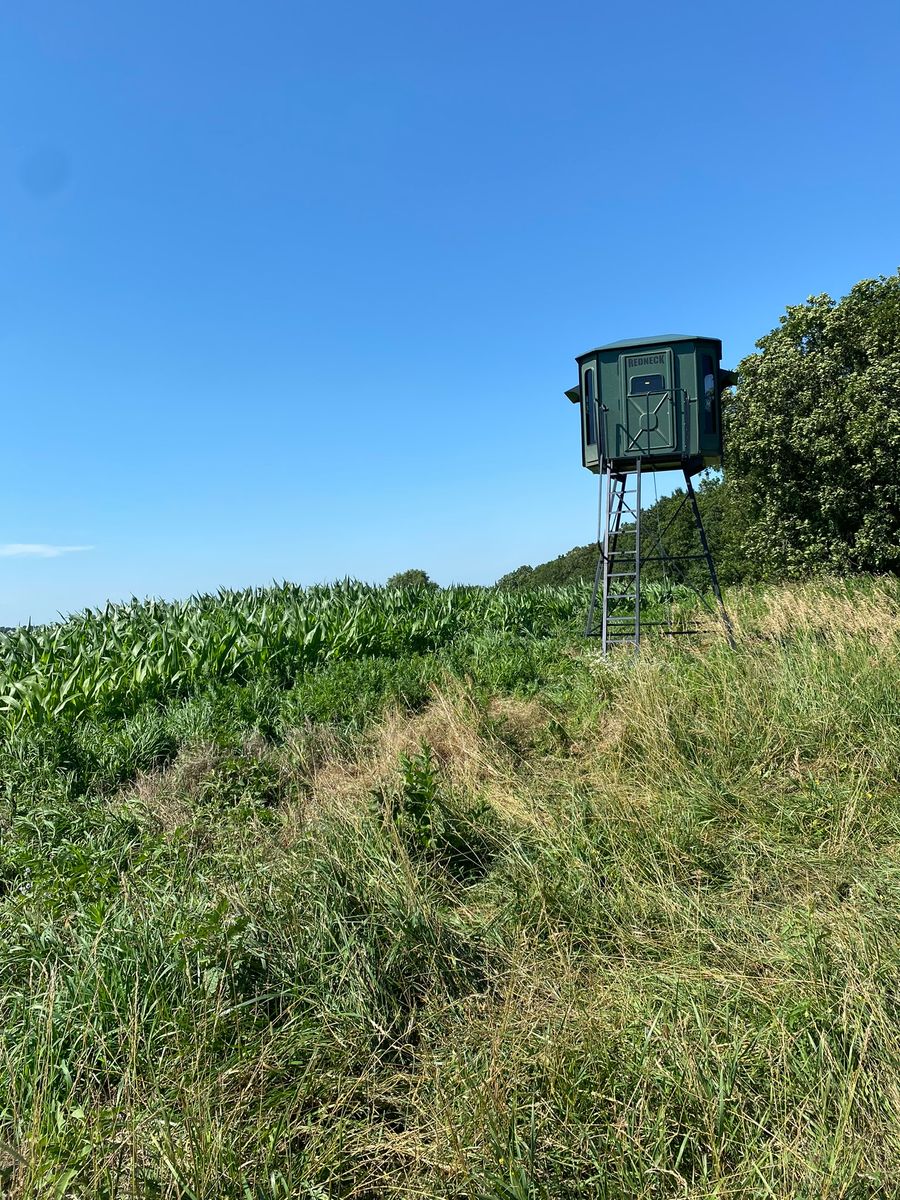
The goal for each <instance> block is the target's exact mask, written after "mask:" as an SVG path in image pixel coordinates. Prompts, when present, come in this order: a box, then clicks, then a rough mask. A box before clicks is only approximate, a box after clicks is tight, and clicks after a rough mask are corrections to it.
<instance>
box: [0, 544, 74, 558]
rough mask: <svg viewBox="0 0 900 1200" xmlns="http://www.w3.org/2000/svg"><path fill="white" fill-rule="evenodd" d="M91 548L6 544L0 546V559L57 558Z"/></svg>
mask: <svg viewBox="0 0 900 1200" xmlns="http://www.w3.org/2000/svg"><path fill="white" fill-rule="evenodd" d="M93 548H94V547H93V546H48V545H47V544H46V543H45V542H6V543H5V544H0V558H59V557H60V555H62V554H77V553H78V552H79V551H81V550H93Z"/></svg>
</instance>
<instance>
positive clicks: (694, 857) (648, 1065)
mask: <svg viewBox="0 0 900 1200" xmlns="http://www.w3.org/2000/svg"><path fill="white" fill-rule="evenodd" d="M492 597H493V594H490V593H486V594H485V595H484V597H483V599H481V600H478V602H477V603H478V604H482V605H484V604H487V603H488V602H489V603H490V604H493V605H496V606H497V607H496V608H495V609H493V610H492V611H493V617H492V618H491V619H488V616H487V615H486V610H484V609H478V610H477V613H475V615H473V612H475V610H473V609H472V608H470V610H469V615H468V616H466V617H465V618H460V619H459V620H458V622H457V624H456V625H455V626H454V627H453V628H452V629H450V628H449V626H448V627H447V628H446V629H445V634H442V635H441V637H440V638H438V639H433V640H432V641H431V642H430V643H429V642H428V640H427V639H428V637H429V636H431V635H430V634H428V632H427V630H428V628H429V623H428V621H427V620H425V621H424V622H423V623H421V624H420V626H419V627H418V628H419V636H420V638H424V639H425V640H424V641H420V643H419V644H418V645H416V646H410V647H404V646H403V645H402V644H399V643H396V642H388V643H381V642H379V643H378V644H377V645H375V646H374V647H373V646H370V647H369V648H368V650H366V651H365V652H363V651H359V652H356V653H353V654H347V655H346V656H332V658H330V659H329V658H328V656H327V655H322V654H320V656H319V658H317V659H316V661H315V662H310V663H308V664H306V665H304V666H302V669H298V670H293V669H292V673H291V674H290V675H289V676H285V677H283V678H281V679H280V680H279V679H278V678H276V676H275V668H273V669H272V671H270V670H269V669H268V668H266V666H265V662H263V665H262V667H260V668H258V669H257V667H253V668H252V669H250V668H249V667H248V668H247V670H246V671H243V673H238V674H236V675H234V676H232V677H225V678H222V677H221V676H220V675H217V674H216V672H206V671H205V669H204V672H200V673H198V674H197V675H196V677H192V678H191V679H190V681H189V682H190V686H175V685H174V684H173V685H172V686H171V687H170V688H168V689H167V688H166V687H164V686H163V684H164V683H165V678H164V677H163V676H162V675H160V676H159V679H160V680H162V683H159V682H154V683H153V684H152V688H157V691H153V690H152V688H151V691H150V692H148V693H147V694H145V693H144V692H141V691H140V686H143V683H142V681H139V686H138V689H137V690H136V691H135V690H133V689H132V690H129V689H131V688H132V685H131V683H128V686H127V687H125V688H124V689H120V691H119V693H117V695H116V697H114V698H113V699H109V697H108V696H106V695H105V693H104V691H103V687H102V684H101V685H99V691H98V692H97V703H94V701H93V700H89V701H85V702H81V701H80V700H79V701H78V703H77V704H75V703H74V702H73V704H72V706H71V708H69V707H68V701H67V699H66V696H67V695H68V694H69V693H66V696H63V697H62V699H61V701H59V702H61V703H62V704H63V707H62V708H61V709H60V711H59V714H58V717H57V718H56V719H54V720H46V719H45V720H41V719H40V716H41V710H40V709H39V707H36V708H35V709H34V712H33V713H29V712H28V711H26V707H25V702H24V701H23V703H22V705H20V707H19V709H18V710H16V711H14V709H15V705H10V706H9V709H8V712H9V715H8V718H7V720H8V729H7V736H6V741H5V742H4V745H3V749H2V764H0V765H2V768H3V780H4V787H5V800H4V801H3V807H2V809H0V838H2V842H0V1181H2V1183H0V1194H6V1195H9V1196H11V1197H26V1196H27V1197H31V1196H35V1197H43V1196H60V1197H61V1196H71V1197H110V1198H112V1197H127V1196H140V1197H144V1196H147V1197H166V1198H170V1197H171V1198H173V1200H174V1198H175V1197H179V1198H181V1197H185V1198H187V1197H195V1198H199V1197H210V1198H212V1197H229V1198H230V1197H235V1198H238V1197H241V1198H245V1197H254V1198H255V1197H272V1198H275V1197H309V1198H314V1197H317V1198H324V1197H347V1198H349V1197H366V1198H370V1200H375V1198H377V1197H435V1198H437V1197H442V1198H450V1197H454V1198H455V1197H473V1198H475V1197H477V1198H487V1197H496V1198H507V1200H520V1198H521V1200H524V1198H525V1197H528V1198H531V1197H546V1198H551V1197H610V1198H613V1197H623V1196H624V1197H668V1196H672V1197H676V1196H689V1197H747V1196H759V1197H771V1196H777V1197H782V1196H796V1197H839V1196H841V1197H875V1196H886V1197H889V1196H895V1195H897V1194H900V1184H898V1182H897V1181H898V1180H900V1133H898V1131H900V1021H898V1018H900V753H898V746H900V671H898V667H900V616H898V609H900V589H898V586H897V584H896V583H895V582H888V581H858V582H855V583H853V584H842V583H831V584H829V583H819V584H807V585H795V586H789V587H785V588H781V589H773V590H770V591H768V592H759V593H746V594H743V595H735V596H733V597H732V604H733V607H734V609H735V612H736V617H737V624H738V627H739V634H740V646H739V649H738V650H737V651H736V652H732V651H730V650H729V649H728V647H727V646H726V645H725V644H724V643H723V642H722V641H721V640H719V639H713V640H712V642H711V643H710V644H709V645H708V646H706V647H705V648H701V647H693V646H687V645H684V644H681V643H682V639H673V640H676V641H678V643H679V644H678V645H671V644H668V643H651V644H649V645H648V647H647V650H646V652H645V653H644V654H643V655H642V658H641V660H640V662H639V663H638V664H637V665H636V666H633V665H631V664H630V663H627V662H625V661H624V660H621V661H619V660H612V661H610V662H603V661H601V660H600V659H599V658H598V657H597V654H596V650H595V647H594V646H593V645H592V644H585V643H583V642H582V641H580V640H579V639H578V638H577V636H576V635H575V632H574V631H575V627H576V626H575V620H576V615H577V613H578V611H579V608H580V604H581V601H582V600H583V597H581V596H578V595H575V594H574V593H571V594H567V595H560V596H557V598H556V599H555V600H551V598H550V596H549V593H546V594H545V595H544V599H543V600H538V599H536V598H534V597H533V598H532V599H531V601H529V603H530V604H531V605H532V608H530V609H528V610H527V611H528V612H529V613H530V614H531V615H530V616H529V617H527V619H526V618H525V617H523V616H522V613H523V612H525V609H524V608H523V609H521V610H519V609H517V610H515V612H513V610H512V609H508V610H504V609H503V608H502V605H503V604H507V605H512V604H517V603H521V604H524V603H525V602H524V601H522V602H520V601H513V600H507V599H495V598H492ZM375 601H376V602H377V603H383V600H382V599H379V598H378V597H377V596H376V598H375ZM409 602H410V598H409V597H407V598H405V599H404V600H403V601H402V603H404V604H407V605H408V603H409ZM390 603H393V601H391V602H390ZM398 603H400V602H398ZM422 603H423V605H428V604H431V605H437V604H438V603H439V601H438V598H437V597H431V598H430V599H429V598H427V597H423V598H422ZM440 603H441V604H444V603H446V599H443V600H441V601H440ZM461 603H462V602H461ZM404 611H405V610H404ZM423 611H424V610H423ZM434 611H435V612H436V611H438V610H437V609H435V610H434ZM441 611H443V610H441ZM504 611H508V612H510V613H513V615H511V616H509V617H508V619H507V618H502V619H501V617H500V616H499V615H498V614H502V613H503V612H504ZM409 619H410V621H412V620H413V618H412V616H410V618H409ZM98 620H99V618H98ZM216 620H224V618H221V617H218V616H217V617H216ZM198 628H200V626H198ZM198 636H200V635H199V634H198ZM304 636H306V635H305V634H304ZM384 636H385V637H387V636H388V635H387V634H385V635H384ZM98 638H99V640H98V641H97V643H96V644H98V645H102V644H103V640H102V637H100V635H99V634H98ZM283 641H284V644H285V645H287V646H293V645H295V644H296V640H295V641H291V639H290V637H289V636H287V634H286V635H285V638H284V639H283ZM106 644H107V645H109V644H110V643H109V642H107V643H106ZM307 644H309V643H307ZM210 646H211V647H212V649H213V650H214V640H213V639H212V638H210ZM23 653H24V652H23ZM172 653H176V651H172ZM259 653H260V655H262V656H263V658H265V647H264V646H263V647H261V648H260V651H259ZM317 653H318V652H317ZM285 657H287V651H285ZM281 669H282V668H281V666H278V667H277V670H281ZM33 673H34V674H37V672H33ZM27 674H28V673H27V672H24V673H23V674H22V675H21V676H20V677H21V678H27ZM150 675H151V676H152V672H150ZM122 678H123V679H125V678H126V677H125V675H124V669H123V676H122ZM126 682H127V680H126ZM29 686H31V685H29ZM72 687H73V688H74V685H72ZM17 694H18V695H20V696H24V695H30V694H31V693H30V692H29V691H28V688H27V687H26V688H22V689H19V692H18V693H17Z"/></svg>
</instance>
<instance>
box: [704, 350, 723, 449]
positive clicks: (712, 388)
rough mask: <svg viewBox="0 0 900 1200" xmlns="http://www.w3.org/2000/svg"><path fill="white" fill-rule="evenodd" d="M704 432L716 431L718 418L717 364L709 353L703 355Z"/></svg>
mask: <svg viewBox="0 0 900 1200" xmlns="http://www.w3.org/2000/svg"><path fill="white" fill-rule="evenodd" d="M701 366H702V370H703V432H704V433H715V432H716V420H717V418H718V415H719V414H718V407H719V406H718V404H717V403H716V366H715V363H714V362H713V360H712V356H711V355H709V354H704V355H703V360H702V363H701Z"/></svg>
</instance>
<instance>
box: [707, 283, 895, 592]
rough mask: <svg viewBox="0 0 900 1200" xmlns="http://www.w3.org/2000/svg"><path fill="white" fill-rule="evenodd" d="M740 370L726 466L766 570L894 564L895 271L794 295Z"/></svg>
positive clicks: (749, 545)
mask: <svg viewBox="0 0 900 1200" xmlns="http://www.w3.org/2000/svg"><path fill="white" fill-rule="evenodd" d="M757 347H758V353H756V354H751V355H750V356H749V357H747V358H745V359H744V360H743V362H742V363H741V364H740V366H739V368H738V375H739V386H738V389H737V392H736V393H735V394H734V395H733V397H732V399H731V401H730V402H729V403H728V405H727V409H726V426H725V431H726V452H727V460H726V470H727V472H728V476H729V486H732V485H733V486H734V487H735V488H736V489H737V490H738V491H739V492H740V494H741V501H740V504H741V507H742V509H743V512H744V521H745V522H746V529H745V531H744V546H745V548H746V550H747V552H748V553H749V554H750V555H751V556H753V557H758V558H759V559H760V560H761V561H762V562H764V563H765V564H766V565H767V567H768V569H769V572H770V573H781V572H784V573H791V574H794V573H801V572H807V571H811V570H812V571H818V570H828V571H848V570H851V571H860V570H868V571H888V570H894V571H896V570H897V569H898V567H900V273H898V274H897V275H892V276H887V277H884V276H883V277H881V278H879V279H866V280H863V281H862V282H861V283H858V284H857V285H856V286H855V287H854V288H853V290H852V291H851V292H850V294H849V295H847V296H845V297H844V298H843V299H842V300H840V301H835V300H832V298H831V297H830V296H827V295H821V296H811V297H810V298H809V300H808V301H807V302H806V303H805V304H800V305H792V306H791V307H789V308H788V309H787V311H786V312H785V314H784V316H783V317H781V319H780V324H779V326H778V328H777V329H774V330H772V332H771V333H769V334H767V335H766V336H765V337H763V338H761V339H760V340H759V341H758V342H757Z"/></svg>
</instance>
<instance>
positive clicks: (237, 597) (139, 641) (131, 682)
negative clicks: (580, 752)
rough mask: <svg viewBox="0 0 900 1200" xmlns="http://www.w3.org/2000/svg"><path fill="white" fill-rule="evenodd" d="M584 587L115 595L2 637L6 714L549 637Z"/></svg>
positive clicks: (582, 596)
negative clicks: (111, 600) (461, 640)
mask: <svg viewBox="0 0 900 1200" xmlns="http://www.w3.org/2000/svg"><path fill="white" fill-rule="evenodd" d="M644 593H645V598H646V601H647V603H650V604H652V603H656V602H659V601H660V600H663V599H665V598H667V597H666V596H665V595H664V590H663V588H662V586H661V585H658V584H657V585H654V584H648V585H646V586H645V589H644ZM588 597H589V588H588V587H587V586H586V585H571V586H566V587H543V588H535V589H530V590H525V591H518V592H513V591H500V590H497V589H493V588H479V587H451V588H447V589H444V590H441V589H437V588H400V589H394V590H389V589H385V588H378V587H373V586H370V585H366V584H361V583H356V582H350V581H347V582H343V583H338V584H332V585H328V586H318V587H312V588H306V589H304V588H301V587H298V586H296V585H294V584H289V583H285V584H282V585H280V586H276V587H271V588H253V589H248V590H245V591H225V590H222V591H220V592H219V593H218V594H216V595H214V596H213V595H206V596H195V597H192V598H191V599H189V600H185V601H177V602H163V601H159V600H146V601H139V600H132V601H131V602H130V603H128V604H121V605H108V606H107V607H106V608H103V609H98V610H89V611H87V612H85V613H83V614H80V615H78V616H75V617H72V618H71V619H69V620H67V621H64V622H62V623H60V624H58V625H52V626H43V627H23V628H21V629H18V630H14V631H12V632H9V633H5V634H3V635H2V636H0V721H2V722H3V725H2V728H3V729H4V730H5V732H7V733H14V732H16V731H17V730H22V729H24V728H27V727H32V728H33V727H35V726H40V725H44V724H46V723H48V722H60V721H66V720H70V719H72V718H76V717H79V716H81V715H83V714H85V713H89V714H90V715H91V716H93V717H98V718H104V719H113V720H115V719H121V718H123V717H127V716H128V715H129V714H130V713H132V712H134V711H135V710H136V709H137V708H139V707H140V706H142V705H144V704H146V703H148V702H158V703H165V702H168V701H170V700H171V699H174V698H177V697H179V696H186V695H191V694H192V693H194V692H195V691H197V690H198V689H202V688H203V687H204V686H205V685H206V684H209V683H225V682H233V683H237V684H240V683H246V682H248V681H250V680H262V681H264V682H266V683H267V684H270V685H271V686H272V687H273V688H279V689H283V688H288V687H291V686H292V685H293V684H294V683H295V682H296V680H297V679H298V678H300V677H301V676H303V675H304V674H305V673H306V672H309V671H313V670H315V669H316V668H317V667H320V666H322V665H324V664H327V663H332V662H336V661H340V660H347V659H355V658H361V657H369V656H377V657H402V656H405V655H409V654H416V653H419V654H427V653H430V652H434V651H436V650H438V649H440V648H441V647H443V646H446V645H447V644H448V643H450V642H452V641H453V640H454V639H456V638H458V637H459V636H461V635H466V634H480V633H484V632H487V631H490V632H492V633H494V634H497V635H502V634H510V635H517V636H526V637H537V638H540V637H547V636H549V635H550V634H552V633H554V632H556V631H558V630H559V629H561V628H562V627H564V626H569V625H571V626H572V628H573V629H574V628H575V626H576V624H577V622H578V621H579V620H580V618H581V617H582V616H583V613H584V610H585V607H586V604H587V601H588ZM668 598H671V597H668Z"/></svg>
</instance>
